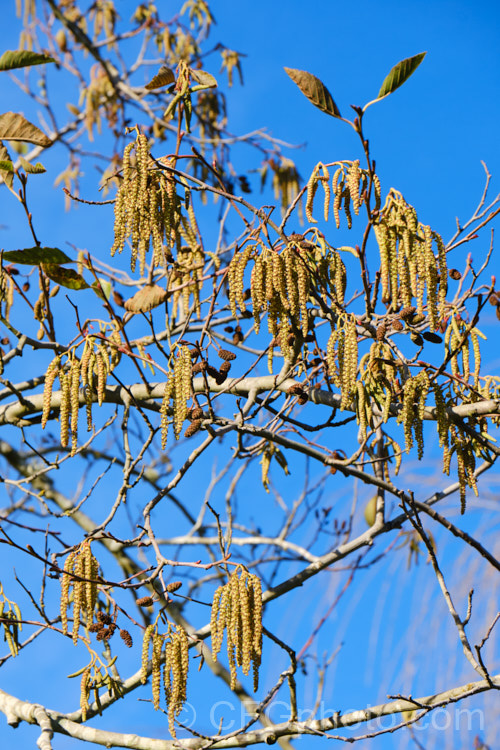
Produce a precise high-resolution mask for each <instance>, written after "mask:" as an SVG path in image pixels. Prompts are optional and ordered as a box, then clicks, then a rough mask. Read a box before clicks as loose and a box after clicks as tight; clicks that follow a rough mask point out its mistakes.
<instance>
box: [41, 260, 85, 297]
mask: <svg viewBox="0 0 500 750" xmlns="http://www.w3.org/2000/svg"><path fill="white" fill-rule="evenodd" d="M42 270H43V272H44V273H45V274H46V275H47V276H48V277H49V279H52V281H55V282H56V284H60V285H61V286H65V287H67V289H76V290H78V289H88V288H89V285H88V284H87V282H86V281H85V279H84V278H83V276H80V274H79V273H77V272H76V271H73V269H72V268H63V267H62V266H58V265H57V264H56V263H43V264H42Z"/></svg>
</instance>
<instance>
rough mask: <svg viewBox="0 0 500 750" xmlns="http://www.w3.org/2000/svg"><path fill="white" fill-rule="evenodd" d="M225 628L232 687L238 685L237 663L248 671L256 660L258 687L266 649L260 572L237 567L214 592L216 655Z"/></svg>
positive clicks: (214, 652) (245, 671) (255, 679)
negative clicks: (263, 636) (252, 572)
mask: <svg viewBox="0 0 500 750" xmlns="http://www.w3.org/2000/svg"><path fill="white" fill-rule="evenodd" d="M224 631H225V632H226V640H227V656H228V661H229V669H230V675H231V687H232V689H234V688H235V687H236V681H237V671H236V668H237V666H240V667H242V668H243V673H244V674H248V673H249V671H250V666H251V665H252V664H253V673H254V689H255V690H256V689H257V685H258V669H259V666H260V661H261V653H262V588H261V583H260V580H259V579H258V578H257V576H255V575H250V574H249V573H248V571H246V570H245V569H244V568H241V567H238V568H236V570H235V571H234V572H233V573H232V574H231V576H230V577H229V580H228V582H227V583H226V584H225V585H224V586H221V587H219V589H217V591H216V593H215V596H214V601H213V604H212V616H211V633H212V653H213V655H214V659H216V658H217V655H218V653H219V652H220V649H221V645H222V639H223V634H224Z"/></svg>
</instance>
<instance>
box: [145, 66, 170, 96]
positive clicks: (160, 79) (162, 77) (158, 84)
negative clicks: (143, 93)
mask: <svg viewBox="0 0 500 750" xmlns="http://www.w3.org/2000/svg"><path fill="white" fill-rule="evenodd" d="M170 83H175V75H174V71H173V70H172V69H171V68H167V66H166V65H162V66H161V68H160V70H159V71H158V73H157V74H156V75H155V76H154V77H153V78H152V79H151V80H150V82H149V83H147V84H146V86H145V87H144V88H146V89H147V90H148V91H152V89H161V88H162V86H168V85H169V84H170Z"/></svg>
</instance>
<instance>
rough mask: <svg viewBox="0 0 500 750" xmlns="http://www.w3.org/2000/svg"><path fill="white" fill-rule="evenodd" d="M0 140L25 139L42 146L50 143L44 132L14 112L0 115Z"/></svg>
mask: <svg viewBox="0 0 500 750" xmlns="http://www.w3.org/2000/svg"><path fill="white" fill-rule="evenodd" d="M0 140H6V141H27V142H28V143H34V144H35V145H36V146H43V147H44V148H45V147H47V146H51V145H52V141H51V140H50V138H48V137H47V136H46V135H45V133H42V131H41V130H40V129H39V128H37V127H36V125H33V124H32V123H31V122H29V121H28V120H26V119H25V118H24V117H23V116H22V115H19V114H17V113H16V112H5V113H4V114H3V115H0Z"/></svg>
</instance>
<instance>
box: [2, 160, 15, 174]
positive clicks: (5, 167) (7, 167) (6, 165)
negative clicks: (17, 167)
mask: <svg viewBox="0 0 500 750" xmlns="http://www.w3.org/2000/svg"><path fill="white" fill-rule="evenodd" d="M0 171H1V172H14V165H13V164H12V162H11V161H10V160H9V159H0Z"/></svg>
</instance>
